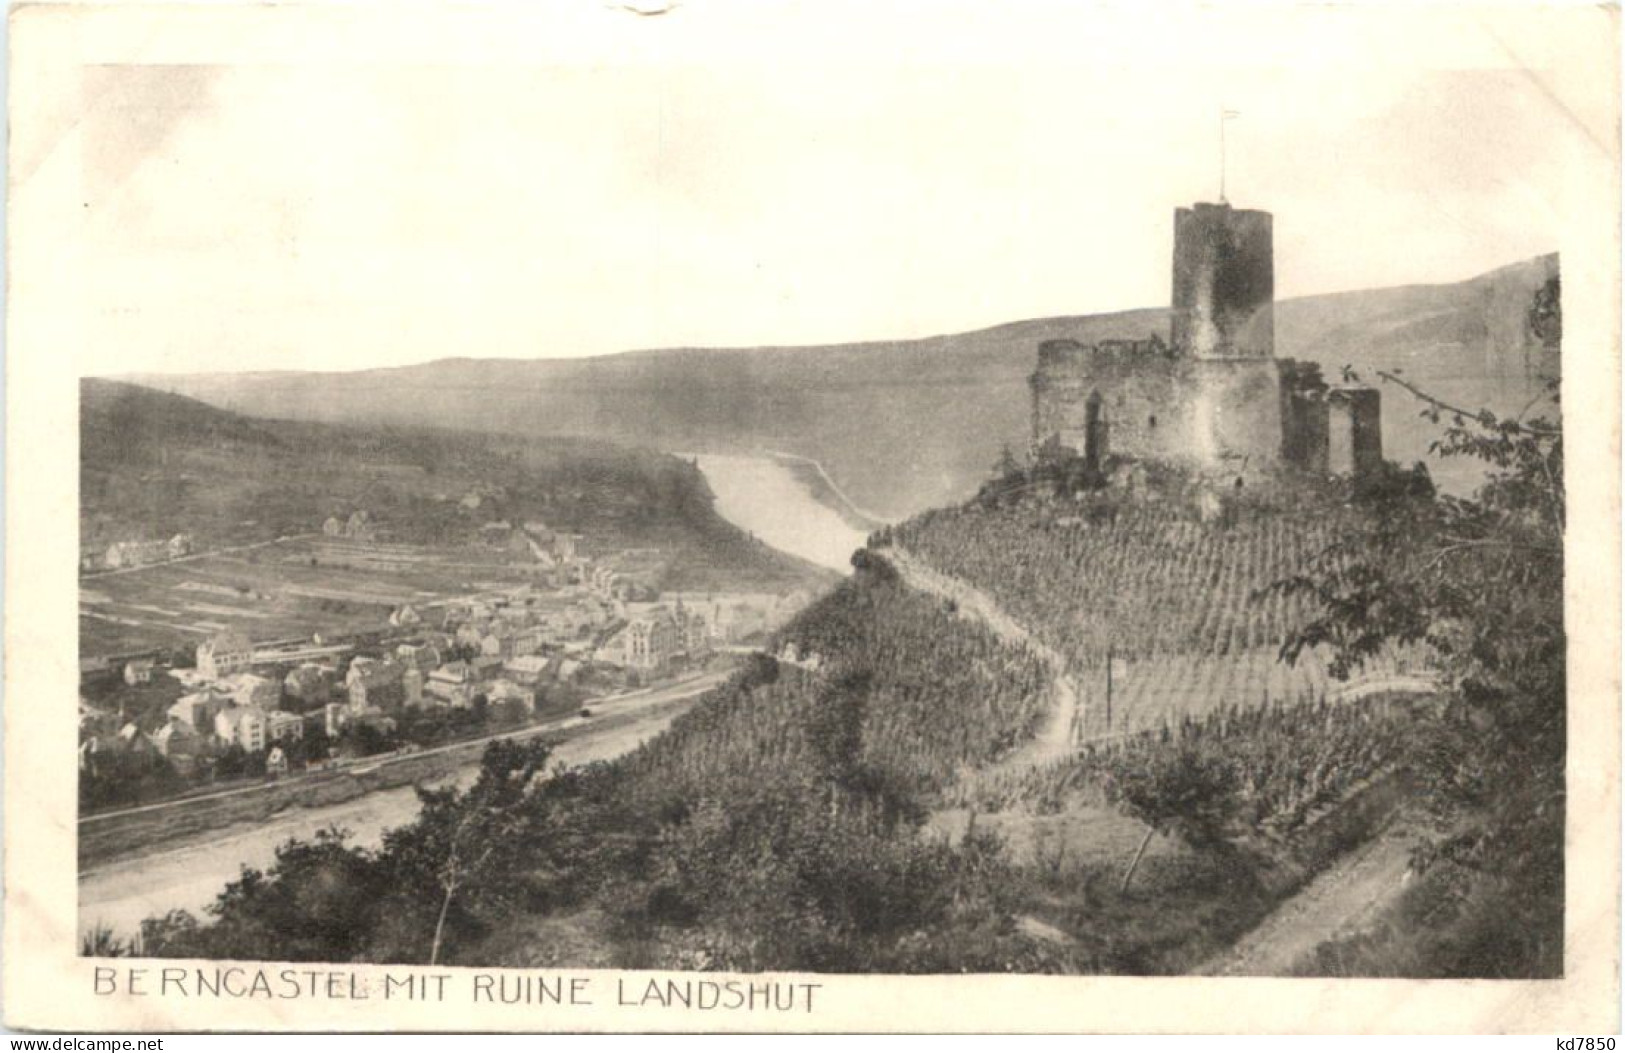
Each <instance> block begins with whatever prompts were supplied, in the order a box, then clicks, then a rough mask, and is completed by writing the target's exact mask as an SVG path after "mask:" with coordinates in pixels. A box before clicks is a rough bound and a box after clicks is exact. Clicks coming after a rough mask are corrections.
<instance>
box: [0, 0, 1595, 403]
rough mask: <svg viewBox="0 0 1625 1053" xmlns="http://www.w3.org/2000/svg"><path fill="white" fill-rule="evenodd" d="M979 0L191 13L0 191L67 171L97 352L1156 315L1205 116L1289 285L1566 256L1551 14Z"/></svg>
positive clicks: (802, 338) (1574, 113) (1567, 155)
mask: <svg viewBox="0 0 1625 1053" xmlns="http://www.w3.org/2000/svg"><path fill="white" fill-rule="evenodd" d="M993 6H995V5H983V6H981V7H980V8H976V7H970V6H963V5H961V6H956V5H954V4H951V3H948V4H940V5H935V6H923V5H922V6H913V5H904V4H899V5H896V6H895V7H891V8H878V9H871V8H868V7H864V6H862V5H854V6H844V5H841V4H830V5H828V6H825V7H819V8H818V9H817V13H813V11H812V9H810V8H807V7H805V6H801V5H787V6H785V7H783V8H779V9H774V13H773V14H772V17H769V16H768V15H767V14H764V13H763V10H766V9H751V8H745V7H739V6H731V5H723V4H707V3H706V2H704V0H688V2H687V3H685V4H683V5H682V6H678V7H676V8H674V9H673V10H671V11H669V12H667V13H665V14H662V15H660V16H658V17H640V16H637V15H634V14H630V13H628V12H627V11H624V10H619V9H616V8H613V7H605V6H602V5H600V4H598V3H591V4H585V5H582V4H562V5H551V6H544V8H542V9H539V10H540V11H541V12H542V13H540V14H537V15H534V16H526V17H525V18H520V19H515V20H513V21H512V22H510V23H497V22H491V21H483V22H481V21H478V20H477V19H476V20H475V21H474V22H472V23H470V21H469V19H474V18H475V16H469V19H464V20H463V21H459V22H455V23H448V24H447V25H445V26H443V27H441V28H442V30H443V32H441V33H440V34H439V40H438V41H434V40H432V39H426V38H433V37H434V36H435V34H433V33H422V34H418V35H417V36H412V37H408V36H406V35H404V34H403V35H399V36H390V35H388V34H382V35H380V34H375V33H368V32H366V29H367V27H366V26H364V25H345V26H340V27H338V28H337V29H335V30H334V31H333V32H332V33H331V34H330V36H329V37H325V38H324V39H330V40H331V41H332V42H331V43H330V44H328V45H325V46H324V45H322V44H318V43H317V40H318V37H319V36H321V35H322V34H321V31H320V30H318V29H317V28H316V27H315V26H294V27H292V28H294V29H296V30H299V32H286V30H288V29H289V26H288V25H287V24H286V23H285V22H284V23H278V24H277V25H278V27H279V28H281V29H282V30H284V32H283V33H282V34H281V35H280V36H279V35H277V34H275V33H261V34H258V35H254V36H253V38H252V39H253V40H255V41H258V43H256V44H255V45H254V46H252V47H250V46H248V45H246V44H245V43H244V40H243V37H244V36H245V34H243V33H241V32H238V33H237V34H236V35H235V36H233V35H231V34H217V35H215V36H213V37H211V36H209V35H208V34H199V40H200V41H201V42H200V43H194V45H193V46H191V47H189V48H170V49H168V50H166V49H165V48H164V47H161V46H156V45H150V46H146V47H144V48H130V49H129V53H127V54H126V53H118V52H117V50H116V49H115V50H114V54H112V55H111V56H110V58H102V57H101V56H97V61H92V62H86V63H85V64H84V65H83V67H82V68H81V69H80V70H79V74H78V78H77V83H76V84H75V85H74V87H75V88H76V89H77V90H76V92H75V93H74V94H73V97H72V98H71V99H70V101H69V104H68V105H67V106H66V107H65V108H64V109H63V111H62V113H61V119H62V121H63V125H62V129H61V130H60V133H59V134H57V135H49V134H42V135H41V136H39V137H38V145H37V146H35V145H34V144H33V142H32V141H31V140H30V141H23V142H21V143H14V144H13V155H12V166H13V169H12V170H13V180H14V183H15V182H16V181H17V180H18V176H19V172H20V173H21V175H22V176H23V178H24V180H25V187H26V184H27V181H28V180H29V178H30V177H32V176H34V175H35V174H36V173H41V176H40V178H41V179H43V178H45V176H44V174H43V173H48V172H60V171H63V170H64V169H63V167H62V166H63V164H65V163H70V164H72V165H73V166H76V167H75V174H76V177H77V178H76V183H75V185H76V186H77V192H78V194H79V196H80V197H81V198H82V207H81V209H80V210H79V214H78V215H77V216H76V217H75V229H74V231H73V233H72V234H71V236H72V237H73V238H75V239H76V240H75V244H76V246H77V248H78V250H79V251H78V253H77V260H78V264H77V267H76V270H75V275H74V282H75V289H76V291H75V295H76V296H77V297H78V300H77V303H78V306H79V308H80V310H81V312H82V318H83V324H82V326H81V333H82V339H83V346H82V347H81V348H80V349H79V354H80V361H81V371H82V372H83V373H86V374H96V373H125V372H137V371H147V370H151V371H196V370H200V369H336V368H358V367H372V366H389V365H404V364H408V363H413V362H420V361H424V360H428V359H434V358H443V357H453V356H468V357H568V356H577V355H588V354H602V353H609V352H615V351H622V350H631V349H636V348H647V347H663V346H753V345H768V344H779V345H783V344H803V343H823V342H840V341H853V340H864V339H881V338H899V337H909V336H926V335H931V334H936V333H944V332H956V331H962V330H967V329H974V328H979V327H983V326H988V325H994V324H998V323H1001V322H1006V321H1013V320H1018V319H1023V318H1031V317H1041V316H1050V315H1064V314H1087V313H1094V312H1100V311H1112V310H1121V309H1128V308H1134V307H1143V306H1153V305H1158V304H1162V303H1165V302H1166V301H1167V298H1168V285H1169V272H1170V261H1169V251H1170V245H1171V236H1172V220H1173V210H1174V208H1175V207H1176V206H1178V205H1181V204H1188V203H1190V202H1193V201H1198V200H1213V199H1214V198H1215V197H1216V196H1217V193H1218V181H1219V121H1218V114H1219V112H1220V110H1221V109H1225V108H1228V109H1231V110H1234V111H1238V112H1239V113H1240V117H1239V118H1237V119H1236V120H1234V121H1231V122H1229V123H1228V124H1227V125H1226V133H1227V144H1226V145H1227V151H1226V155H1227V159H1228V164H1227V171H1226V177H1227V185H1228V197H1229V200H1230V201H1231V202H1232V203H1233V204H1235V205H1237V206H1238V207H1256V208H1264V209H1268V210H1269V211H1271V212H1273V213H1274V214H1275V238H1276V276H1277V279H1276V280H1277V295H1278V296H1282V297H1287V296H1296V295H1304V294H1310V293H1317V292H1328V291H1338V290H1345V289H1359V288H1369V287H1380V286H1388V285H1396V284H1404V283H1410V282H1448V281H1457V280H1461V279H1465V278H1468V277H1471V276H1473V275H1475V274H1478V273H1480V272H1483V271H1485V270H1488V269H1491V268H1494V267H1497V266H1500V265H1503V264H1507V263H1512V262H1515V261H1517V260H1520V259H1524V258H1527V257H1529V256H1533V255H1536V254H1539V253H1543V252H1550V251H1556V250H1559V249H1561V247H1562V245H1561V240H1562V231H1563V229H1564V223H1565V222H1570V221H1572V216H1570V215H1568V214H1567V211H1566V210H1568V208H1569V202H1568V199H1567V198H1566V196H1565V195H1568V194H1570V193H1571V192H1572V174H1573V172H1574V170H1575V168H1576V166H1583V165H1585V164H1591V163H1595V161H1596V159H1597V158H1599V157H1602V156H1604V155H1606V154H1607V152H1608V151H1616V152H1617V142H1616V140H1615V139H1614V132H1613V130H1612V128H1610V126H1609V125H1608V124H1607V120H1606V119H1607V117H1608V113H1607V112H1606V110H1605V109H1603V110H1599V109H1597V108H1595V107H1593V108H1590V109H1588V108H1587V105H1588V100H1587V99H1586V98H1585V97H1584V95H1583V93H1579V92H1576V91H1574V90H1572V85H1573V84H1575V83H1576V81H1575V78H1574V72H1573V71H1572V70H1570V71H1567V72H1565V70H1564V69H1563V63H1561V62H1559V61H1557V59H1559V58H1561V57H1562V55H1563V48H1564V47H1565V46H1568V44H1569V43H1571V42H1570V41H1567V40H1546V39H1544V38H1542V37H1541V36H1540V35H1539V34H1531V33H1529V32H1528V31H1527V28H1528V27H1527V26H1525V25H1523V24H1521V23H1517V22H1516V21H1513V22H1507V21H1505V20H1504V19H1503V20H1499V21H1498V20H1497V19H1495V18H1491V17H1489V16H1487V15H1484V14H1482V13H1480V14H1479V15H1473V14H1471V13H1470V12H1465V11H1455V12H1446V13H1442V14H1433V15H1428V16H1421V15H1416V16H1405V17H1402V13H1395V12H1389V13H1386V14H1384V13H1381V12H1371V11H1366V12H1358V13H1357V12H1354V11H1351V10H1340V9H1336V8H1330V7H1320V8H1313V9H1310V8H1301V9H1294V10H1290V11H1285V12H1279V11H1278V12H1275V13H1274V14H1273V15H1270V16H1269V17H1268V18H1261V17H1259V16H1258V15H1257V13H1256V12H1255V13H1254V14H1251V15H1243V14H1236V15H1234V16H1229V15H1224V14H1221V13H1219V12H1217V11H1215V10H1212V9H1206V10H1202V9H1194V8H1192V9H1179V10H1181V11H1182V13H1180V14H1177V15H1176V14H1170V13H1168V11H1169V10H1174V9H1164V11H1163V13H1162V14H1160V15H1159V14H1156V13H1154V12H1155V9H1153V13H1152V14H1147V15H1142V16H1134V17H1131V16H1130V15H1129V14H1128V13H1127V12H1123V11H1119V12H1116V13H1114V14H1107V13H1105V12H1102V11H1099V10H1093V11H1091V10H1090V9H1082V10H1081V11H1080V9H1077V8H1071V9H1067V8H1065V7H1062V6H1057V5H1043V4H1032V5H1025V6H1023V5H1015V6H1012V7H1010V8H1008V9H1005V11H1004V13H1003V14H1002V15H995V14H993V13H992V11H991V8H992V7H993ZM273 10H274V9H273ZM876 10H879V11H884V12H886V13H887V14H886V15H885V16H882V15H878V14H876V13H875V12H876ZM905 13H906V14H908V15H911V16H913V17H904V14H905ZM298 14H299V12H298V9H284V10H283V14H282V15H281V16H280V17H283V18H295V17H297V16H298ZM261 17H271V16H269V15H262V16H261ZM346 34H349V36H348V37H347V36H346ZM111 59H116V60H117V61H113V60H111ZM1530 67H1533V68H1532V69H1531V68H1530ZM1592 73H1593V76H1594V73H1595V71H1592ZM64 152H66V155H67V156H68V158H69V161H68V162H63V161H62V159H61V157H60V156H59V155H61V154H63V153H64ZM1616 155H1617V153H1616Z"/></svg>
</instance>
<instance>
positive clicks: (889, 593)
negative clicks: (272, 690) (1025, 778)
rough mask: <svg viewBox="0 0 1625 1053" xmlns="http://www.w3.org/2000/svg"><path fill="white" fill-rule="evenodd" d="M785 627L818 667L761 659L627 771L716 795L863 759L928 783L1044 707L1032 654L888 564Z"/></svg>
mask: <svg viewBox="0 0 1625 1053" xmlns="http://www.w3.org/2000/svg"><path fill="white" fill-rule="evenodd" d="M780 640H781V641H782V642H785V643H793V644H794V645H795V647H796V649H797V651H798V652H799V653H801V654H804V655H818V656H820V659H821V661H820V663H819V669H818V671H817V672H807V671H804V670H802V669H798V668H796V667H795V666H791V665H773V664H770V663H769V662H768V660H767V659H762V660H761V662H762V665H758V667H756V668H755V669H752V670H751V671H749V672H748V673H747V674H746V675H744V676H742V677H740V678H738V679H736V680H735V681H734V682H733V683H731V684H729V685H727V686H726V687H724V688H720V689H718V690H717V691H716V692H713V693H712V694H711V695H710V696H708V697H707V698H706V699H705V700H703V701H702V702H701V703H700V704H699V705H698V706H696V707H695V708H694V709H693V710H692V711H690V712H689V713H687V714H685V715H684V716H682V717H680V718H678V719H677V720H676V721H674V722H673V724H672V726H671V728H670V730H669V731H668V732H667V733H666V734H665V735H663V736H661V737H660V738H658V739H656V740H654V741H653V742H650V743H648V744H647V745H645V746H644V747H642V748H641V749H639V750H638V751H637V752H636V753H634V754H632V755H631V756H629V757H628V758H626V760H625V761H624V762H623V763H624V766H625V769H626V770H627V771H628V773H630V774H633V775H634V776H638V777H641V778H643V779H645V780H648V779H653V778H655V777H657V776H658V778H659V779H660V780H661V781H663V782H666V783H667V784H669V785H670V787H671V788H673V789H681V790H682V791H683V792H685V793H692V794H694V795H696V796H707V795H709V794H710V793H712V792H713V790H714V787H715V786H716V785H717V783H718V782H719V781H721V780H723V779H724V778H733V777H739V776H741V775H743V776H745V777H747V778H748V777H749V776H750V775H751V774H752V773H769V772H771V773H781V772H784V771H791V770H808V771H810V772H814V773H817V774H829V773H830V772H832V771H835V770H836V769H840V768H841V767H843V766H845V765H848V764H856V765H859V766H862V767H863V768H865V769H867V770H868V771H870V772H872V773H879V774H881V775H883V776H884V778H886V779H887V780H891V781H894V782H896V783H897V785H898V786H899V787H901V788H905V789H907V790H909V791H920V790H923V791H931V790H934V789H939V788H941V787H942V786H944V785H946V784H947V783H948V782H950V781H951V780H952V779H953V778H954V776H955V775H956V773H958V772H959V771H960V770H962V769H964V768H967V767H977V766H980V765H983V764H985V763H987V762H989V761H992V760H994V759H996V758H997V757H998V756H999V755H1001V754H1002V753H1004V752H1006V751H1008V750H1010V749H1011V748H1013V747H1014V746H1015V745H1017V744H1018V743H1020V742H1021V741H1023V740H1025V739H1027V738H1029V737H1030V736H1031V735H1032V733H1033V729H1034V727H1035V725H1036V724H1037V722H1038V721H1040V720H1041V719H1042V718H1043V715H1044V712H1045V709H1046V706H1047V700H1048V676H1047V674H1046V671H1045V669H1044V666H1043V663H1042V662H1040V661H1039V660H1038V659H1037V658H1036V657H1035V656H1033V655H1031V654H1030V653H1027V652H1026V651H1022V650H1017V649H1014V648H1011V647H1008V646H1006V645H1005V644H1003V643H1001V642H1000V641H999V640H998V639H997V638H996V637H994V636H993V635H992V634H991V633H990V632H988V631H987V630H985V629H983V628H981V627H980V626H977V625H975V624H973V623H970V622H968V621H966V620H964V619H962V618H957V617H955V616H954V614H953V613H952V612H951V611H948V610H946V609H944V606H943V604H941V603H940V602H939V601H936V600H934V599H932V598H930V597H926V596H923V595H921V594H919V593H916V592H913V591H911V590H909V589H907V588H905V587H904V586H902V585H901V584H900V583H898V582H897V581H896V580H895V579H893V578H890V577H888V576H886V575H884V574H882V573H873V572H872V573H867V574H865V575H863V576H861V577H860V578H858V579H855V580H851V581H847V582H844V583H843V584H842V585H841V586H840V587H839V588H837V589H836V590H834V592H832V593H831V594H830V595H829V596H827V597H825V598H824V599H822V600H821V601H819V602H818V603H815V604H814V605H813V606H811V607H809V608H808V609H807V610H805V611H803V612H802V613H801V614H800V615H799V616H798V617H797V618H796V619H795V620H794V621H793V622H792V623H791V624H790V625H788V626H786V627H785V628H784V629H783V630H781V633H780ZM764 666H766V668H764Z"/></svg>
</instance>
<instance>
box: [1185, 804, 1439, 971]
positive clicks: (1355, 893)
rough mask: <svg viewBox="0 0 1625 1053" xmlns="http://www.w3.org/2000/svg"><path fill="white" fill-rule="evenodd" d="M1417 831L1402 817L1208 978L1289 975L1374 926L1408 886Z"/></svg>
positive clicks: (1213, 967) (1212, 966) (1312, 885)
mask: <svg viewBox="0 0 1625 1053" xmlns="http://www.w3.org/2000/svg"><path fill="white" fill-rule="evenodd" d="M1413 833H1414V831H1413V830H1412V828H1411V827H1410V826H1409V825H1408V824H1407V823H1406V822H1404V821H1403V819H1396V820H1395V821H1394V822H1392V823H1390V824H1389V825H1388V827H1387V828H1386V829H1384V830H1382V831H1381V832H1379V833H1378V834H1377V835H1376V836H1375V837H1373V838H1371V839H1370V840H1369V841H1367V842H1365V844H1363V845H1361V846H1360V847H1359V848H1356V849H1354V850H1353V851H1352V852H1350V853H1348V854H1347V855H1345V856H1343V857H1342V858H1341V859H1339V860H1338V861H1337V862H1335V863H1333V864H1332V865H1331V866H1330V867H1328V868H1327V869H1326V870H1323V871H1321V873H1320V875H1319V876H1318V877H1316V878H1315V879H1314V880H1313V881H1311V882H1309V884H1308V885H1305V886H1304V887H1303V889H1302V890H1301V891H1299V892H1298V894H1297V895H1295V896H1293V897H1292V898H1290V899H1288V900H1286V901H1285V902H1284V903H1282V904H1281V905H1280V906H1279V907H1277V908H1276V909H1275V910H1274V911H1273V912H1271V914H1270V915H1269V917H1267V918H1265V919H1264V921H1263V923H1262V924H1260V925H1259V926H1258V927H1257V928H1255V929H1254V930H1253V931H1251V932H1249V933H1248V934H1247V935H1245V936H1243V937H1242V938H1241V939H1240V940H1239V941H1238V942H1237V943H1236V944H1235V946H1233V947H1231V948H1230V949H1229V950H1228V951H1226V952H1225V953H1224V954H1221V955H1219V956H1218V957H1217V958H1214V959H1213V960H1212V961H1209V962H1208V963H1207V964H1206V965H1204V966H1203V967H1202V968H1201V969H1200V970H1199V972H1200V973H1201V975H1204V976H1288V975H1291V972H1292V969H1293V967H1294V966H1297V965H1300V964H1306V963H1308V962H1309V961H1310V960H1311V959H1312V958H1313V956H1314V953H1315V948H1316V947H1319V946H1320V945H1321V944H1322V943H1325V942H1326V941H1328V940H1333V939H1338V938H1341V937H1344V936H1352V935H1354V934H1356V933H1359V932H1362V931H1364V930H1365V929H1366V928H1368V927H1369V926H1370V925H1371V923H1372V921H1373V920H1374V919H1375V917H1376V916H1377V914H1378V912H1379V911H1381V909H1382V908H1383V907H1385V906H1386V905H1388V904H1389V903H1391V902H1392V901H1393V898H1394V897H1395V896H1397V895H1398V894H1399V893H1400V891H1401V890H1402V889H1403V888H1404V887H1405V881H1406V876H1407V874H1409V872H1410V857H1411V845H1412V843H1413V841H1414V838H1413Z"/></svg>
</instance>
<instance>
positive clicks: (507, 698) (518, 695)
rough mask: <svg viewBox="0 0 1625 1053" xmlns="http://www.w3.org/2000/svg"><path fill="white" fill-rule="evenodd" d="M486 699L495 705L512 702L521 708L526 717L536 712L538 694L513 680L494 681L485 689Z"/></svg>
mask: <svg viewBox="0 0 1625 1053" xmlns="http://www.w3.org/2000/svg"><path fill="white" fill-rule="evenodd" d="M485 697H486V698H487V699H489V700H490V702H491V703H492V704H493V705H495V704H497V703H500V702H512V703H517V704H518V705H519V706H521V707H522V708H523V709H524V711H525V713H526V715H529V714H531V713H534V712H536V692H535V691H532V690H531V689H530V688H528V687H523V686H521V685H519V684H516V683H514V682H513V681H512V680H493V681H491V683H490V685H489V686H487V687H486V689H485Z"/></svg>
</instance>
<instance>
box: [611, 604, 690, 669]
mask: <svg viewBox="0 0 1625 1053" xmlns="http://www.w3.org/2000/svg"><path fill="white" fill-rule="evenodd" d="M621 640H622V647H623V652H622V659H621V660H622V662H623V663H624V664H626V665H629V666H632V667H633V668H634V669H656V668H659V667H660V666H662V665H664V664H666V663H667V662H668V661H670V660H671V659H672V658H673V657H675V656H676V654H677V653H678V652H679V651H681V650H682V649H683V640H682V634H681V630H680V629H679V627H678V625H677V620H676V619H675V618H674V617H673V616H672V614H671V612H670V611H668V610H667V609H666V608H664V607H658V608H655V609H653V610H650V611H646V612H644V613H642V614H639V615H637V616H635V617H633V618H632V619H631V620H630V621H628V622H627V624H626V629H625V630H624V631H623V633H622V634H621Z"/></svg>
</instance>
